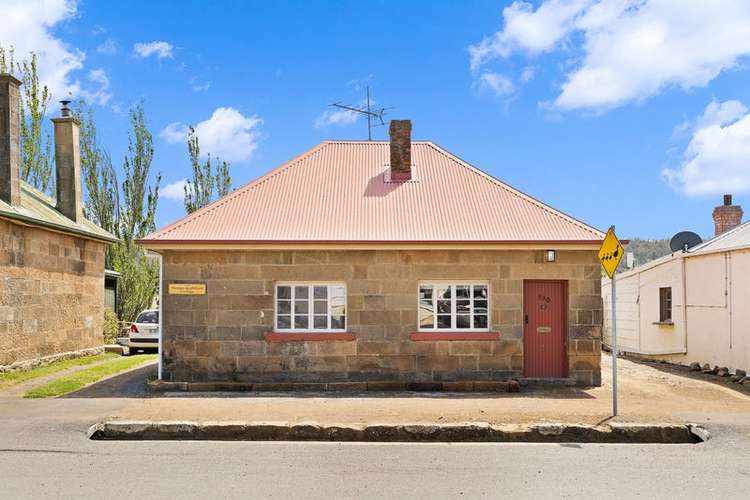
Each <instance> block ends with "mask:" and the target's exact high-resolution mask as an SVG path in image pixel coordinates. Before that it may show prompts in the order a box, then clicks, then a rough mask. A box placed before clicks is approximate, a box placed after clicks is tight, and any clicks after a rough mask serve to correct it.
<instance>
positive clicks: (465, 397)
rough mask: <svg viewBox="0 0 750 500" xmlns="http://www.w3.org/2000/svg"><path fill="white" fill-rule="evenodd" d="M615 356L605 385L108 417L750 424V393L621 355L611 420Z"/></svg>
mask: <svg viewBox="0 0 750 500" xmlns="http://www.w3.org/2000/svg"><path fill="white" fill-rule="evenodd" d="M610 362H611V360H610V358H609V357H608V356H604V357H603V358H602V364H603V366H602V370H603V375H604V376H603V379H604V385H603V386H602V387H597V388H590V389H579V388H570V387H565V388H536V389H534V388H523V389H522V391H521V392H520V393H516V394H508V393H492V394H477V393H470V394H464V393H460V394H459V393H453V394H451V393H387V392H384V393H372V392H367V393H361V394H332V393H325V394H310V393H296V394H294V395H290V394H288V393H285V394H272V393H172V394H169V395H163V394H156V395H154V397H145V398H131V399H128V400H127V401H126V402H125V404H124V405H123V406H122V407H121V408H120V409H119V411H117V412H115V413H113V414H110V415H109V419H110V420H129V421H140V422H147V421H172V422H174V421H191V422H196V423H201V422H214V423H215V422H233V423H236V422H269V421H273V422H277V423H286V424H298V423H311V422H312V423H317V424H321V425H329V424H330V425H344V426H346V425H354V426H362V425H369V424H404V423H409V424H443V425H445V424H457V423H466V422H482V423H486V424H490V425H495V424H531V423H545V422H547V423H577V424H587V425H600V424H604V423H612V422H621V423H686V422H695V423H703V422H706V421H710V419H711V418H712V417H713V416H716V415H721V416H722V418H724V419H729V420H737V421H746V422H750V396H748V395H746V394H743V393H742V392H739V391H735V390H733V389H731V388H728V387H726V386H722V385H720V384H715V383H711V382H710V381H707V380H701V379H695V378H690V377H688V376H685V373H683V372H680V371H679V370H676V369H674V368H670V367H669V366H666V365H658V364H656V365H653V364H652V365H646V364H640V363H636V362H634V361H630V360H626V359H622V360H619V363H618V367H619V370H620V377H619V378H620V384H619V386H620V416H619V417H617V418H616V419H611V418H610V416H611V401H612V400H611V385H610V377H609V373H610V369H611V368H610V367H611V365H610Z"/></svg>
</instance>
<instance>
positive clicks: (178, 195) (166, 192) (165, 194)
mask: <svg viewBox="0 0 750 500" xmlns="http://www.w3.org/2000/svg"><path fill="white" fill-rule="evenodd" d="M187 185H188V183H187V179H180V180H179V181H175V182H173V183H171V184H167V185H166V186H164V187H163V188H160V189H159V197H160V198H166V199H167V200H174V201H182V200H184V199H185V186H187Z"/></svg>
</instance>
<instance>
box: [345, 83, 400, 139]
mask: <svg viewBox="0 0 750 500" xmlns="http://www.w3.org/2000/svg"><path fill="white" fill-rule="evenodd" d="M366 104H367V107H365V108H358V107H356V106H347V105H346V104H341V103H340V102H334V103H333V104H331V106H335V107H337V108H341V109H345V110H347V111H351V112H352V113H359V114H361V115H365V116H366V117H367V140H368V141H371V140H372V127H373V126H375V127H379V126H381V125H385V120H383V116H385V115H386V114H387V113H386V112H385V110H386V109H392V108H380V109H376V110H373V109H372V107H371V105H370V104H371V103H370V86H369V85H368V86H367V100H366ZM373 121H375V122H376V123H375V124H374V125H373ZM377 122H380V123H377Z"/></svg>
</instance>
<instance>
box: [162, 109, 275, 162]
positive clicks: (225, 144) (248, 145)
mask: <svg viewBox="0 0 750 500" xmlns="http://www.w3.org/2000/svg"><path fill="white" fill-rule="evenodd" d="M262 124H263V120H262V119H261V118H259V117H258V116H256V115H252V116H244V115H243V114H242V113H240V112H239V111H237V110H236V109H234V108H217V109H216V110H215V111H214V112H213V114H212V115H211V117H210V118H209V119H208V120H204V121H202V122H200V123H198V124H197V125H196V126H195V133H196V134H197V135H198V140H199V142H200V147H201V154H203V155H205V154H208V153H210V154H211V155H212V156H214V157H219V158H221V159H222V160H226V161H228V162H235V161H243V160H247V159H248V158H250V156H251V155H252V154H253V151H255V149H256V148H257V147H258V140H259V139H260V132H259V128H260V126H261V125H262ZM187 133H188V126H187V125H185V124H183V123H181V122H174V123H170V124H169V125H167V126H166V127H165V128H164V129H163V130H162V131H161V133H160V134H159V135H160V136H161V137H162V138H163V139H164V140H165V141H167V142H168V143H170V144H175V143H179V142H184V141H186V139H187Z"/></svg>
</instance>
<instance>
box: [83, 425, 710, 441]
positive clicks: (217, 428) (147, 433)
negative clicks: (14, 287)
mask: <svg viewBox="0 0 750 500" xmlns="http://www.w3.org/2000/svg"><path fill="white" fill-rule="evenodd" d="M88 437H89V439H92V440H123V441H148V440H211V441H338V442H343V441H349V442H425V443H429V442H464V443H471V442H487V443H632V444H647V443H661V444H679V443H683V444H687V443H692V444H695V443H700V442H703V441H706V440H708V439H709V437H710V436H709V433H708V431H706V430H705V429H704V428H703V427H700V426H698V425H695V424H632V423H612V424H609V425H600V426H597V425H584V424H549V423H544V424H531V425H520V424H504V425H490V424H487V423H483V422H468V423H461V424H397V425H387V424H368V425H362V426H356V425H320V424H318V423H315V422H301V423H296V424H290V423H287V422H190V421H165V422H152V421H125V420H111V421H104V422H99V423H97V424H94V425H93V426H91V428H90V429H89V431H88Z"/></svg>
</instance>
